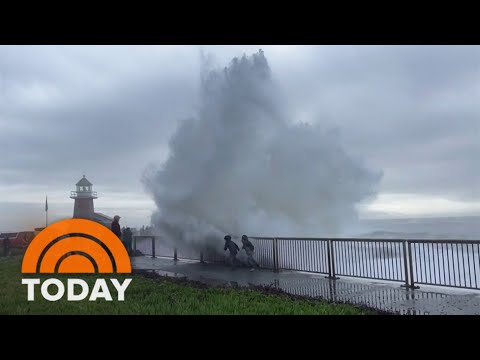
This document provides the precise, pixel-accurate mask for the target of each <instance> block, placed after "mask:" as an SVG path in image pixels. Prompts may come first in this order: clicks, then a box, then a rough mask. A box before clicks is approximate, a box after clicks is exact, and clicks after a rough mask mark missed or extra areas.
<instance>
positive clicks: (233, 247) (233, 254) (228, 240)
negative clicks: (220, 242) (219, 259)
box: [223, 235, 240, 269]
mask: <svg viewBox="0 0 480 360" xmlns="http://www.w3.org/2000/svg"><path fill="white" fill-rule="evenodd" d="M224 239H225V246H224V248H223V251H227V249H228V250H229V251H230V266H231V267H232V269H233V268H235V263H236V261H237V253H238V252H239V251H240V248H239V247H238V245H237V244H235V243H234V242H233V241H232V237H231V236H230V235H227V236H225V237H224Z"/></svg>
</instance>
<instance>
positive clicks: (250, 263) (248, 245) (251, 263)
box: [242, 235, 260, 271]
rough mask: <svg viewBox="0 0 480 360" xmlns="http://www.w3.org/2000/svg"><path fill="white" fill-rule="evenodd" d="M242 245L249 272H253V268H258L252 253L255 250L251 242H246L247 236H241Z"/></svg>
mask: <svg viewBox="0 0 480 360" xmlns="http://www.w3.org/2000/svg"><path fill="white" fill-rule="evenodd" d="M242 244H243V246H242V249H245V252H246V253H247V265H248V266H250V268H251V269H250V271H254V270H255V267H257V268H258V267H260V266H259V265H258V263H257V262H256V261H255V259H254V258H253V251H254V250H255V246H253V244H252V242H251V241H250V240H248V236H247V235H243V236H242Z"/></svg>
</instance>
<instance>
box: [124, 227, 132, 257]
mask: <svg viewBox="0 0 480 360" xmlns="http://www.w3.org/2000/svg"><path fill="white" fill-rule="evenodd" d="M132 240H133V233H132V230H131V229H130V228H129V227H127V228H126V229H125V231H124V232H123V244H124V245H125V248H126V249H127V252H128V255H132Z"/></svg>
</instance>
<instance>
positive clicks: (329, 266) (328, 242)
mask: <svg viewBox="0 0 480 360" xmlns="http://www.w3.org/2000/svg"><path fill="white" fill-rule="evenodd" d="M330 257H331V256H330V240H327V263H328V276H327V278H328V279H331V278H332V262H331V261H330Z"/></svg>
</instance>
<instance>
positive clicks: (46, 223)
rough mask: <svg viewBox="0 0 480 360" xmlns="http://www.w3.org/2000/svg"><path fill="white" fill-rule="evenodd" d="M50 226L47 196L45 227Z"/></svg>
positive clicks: (46, 199)
mask: <svg viewBox="0 0 480 360" xmlns="http://www.w3.org/2000/svg"><path fill="white" fill-rule="evenodd" d="M47 226H48V197H47V196H45V227H47Z"/></svg>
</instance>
